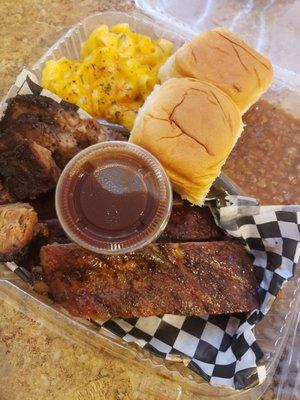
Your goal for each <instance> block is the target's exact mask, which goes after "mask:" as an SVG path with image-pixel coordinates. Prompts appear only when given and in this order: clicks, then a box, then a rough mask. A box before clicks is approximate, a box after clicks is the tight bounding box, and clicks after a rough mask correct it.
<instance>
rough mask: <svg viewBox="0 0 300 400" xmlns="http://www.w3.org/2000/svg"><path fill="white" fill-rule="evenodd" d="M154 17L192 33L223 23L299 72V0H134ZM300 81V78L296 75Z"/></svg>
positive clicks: (277, 61) (278, 62) (280, 63)
mask: <svg viewBox="0 0 300 400" xmlns="http://www.w3.org/2000/svg"><path fill="white" fill-rule="evenodd" d="M135 3H136V6H137V7H138V8H140V9H141V10H143V12H145V13H146V14H147V15H151V16H152V17H153V18H155V20H161V21H163V22H164V24H165V25H167V26H168V25H169V26H172V27H176V28H177V30H178V31H179V32H180V33H181V34H182V33H183V32H186V34H187V35H195V34H197V33H201V32H205V31H207V30H209V29H213V28H215V27H217V26H224V27H225V28H228V29H230V30H231V31H233V32H235V33H236V34H238V35H241V36H242V37H243V38H244V39H245V40H246V41H247V42H248V43H250V44H251V45H252V46H253V47H255V48H256V49H257V50H258V51H260V52H262V53H263V54H264V55H266V56H268V57H269V58H270V59H271V60H272V63H273V64H274V65H276V66H278V67H280V68H283V69H284V70H288V71H290V72H293V73H297V74H299V73H300V63H299V60H300V46H297V45H295V44H296V43H298V38H299V35H300V24H299V14H300V2H299V1H298V0H291V1H280V0H272V1H270V0H261V1H253V0H248V1H242V2H241V1H240V0H222V1H220V0H189V1H188V2H185V1H182V0H135ZM298 80H299V78H298Z"/></svg>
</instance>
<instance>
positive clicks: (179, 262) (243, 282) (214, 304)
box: [40, 241, 258, 318]
mask: <svg viewBox="0 0 300 400" xmlns="http://www.w3.org/2000/svg"><path fill="white" fill-rule="evenodd" d="M40 256H41V266H42V269H43V274H44V279H45V282H46V284H47V285H48V287H49V291H50V293H51V294H52V296H53V298H54V300H55V301H56V302H57V303H60V304H61V305H62V306H63V307H64V308H65V309H67V310H68V311H69V312H70V313H71V314H73V315H75V316H80V317H87V318H112V317H123V318H130V317H140V316H144V317H146V316H152V315H161V314H165V313H167V314H177V315H186V316H188V315H204V314H224V313H237V312H248V311H250V310H253V309H255V308H256V307H257V306H258V298H257V282H256V279H255V277H254V275H253V271H252V263H251V259H250V257H249V256H248V254H247V253H246V252H245V250H244V248H243V247H242V246H241V245H240V244H237V243H232V242H226V241H219V242H206V243H205V242H202V243H181V244H180V243H176V244H171V243H166V244H151V245H149V246H147V247H146V248H144V249H141V250H138V251H135V252H132V253H128V254H124V255H117V256H106V255H100V254H95V253H92V252H89V251H87V250H85V249H83V248H81V247H79V246H77V245H76V244H52V245H48V246H44V247H42V249H41V254H40Z"/></svg>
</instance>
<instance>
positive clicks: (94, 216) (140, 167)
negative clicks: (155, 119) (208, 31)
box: [55, 141, 172, 254]
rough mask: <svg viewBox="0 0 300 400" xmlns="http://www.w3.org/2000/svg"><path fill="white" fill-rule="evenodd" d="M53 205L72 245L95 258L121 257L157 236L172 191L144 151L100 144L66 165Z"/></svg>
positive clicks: (165, 219) (125, 145)
mask: <svg viewBox="0 0 300 400" xmlns="http://www.w3.org/2000/svg"><path fill="white" fill-rule="evenodd" d="M55 205H56V212H57V215H58V219H59V221H60V223H61V225H62V227H63V229H64V231H65V232H66V234H67V235H68V236H69V237H70V239H71V240H72V241H74V242H76V243H77V244H79V245H80V246H82V247H85V248H86V249H88V250H91V251H94V252H96V253H102V254H122V253H127V252H130V251H133V250H136V249H139V248H141V247H144V246H146V245H147V244H149V243H151V242H153V241H154V240H155V239H156V238H157V237H158V236H159V235H160V233H161V232H162V231H163V229H164V228H165V226H166V224H167V222H168V219H169V216H170V212H171V208H172V188H171V184H170V181H169V179H168V176H167V174H166V172H165V171H164V169H163V167H162V166H161V164H160V163H159V161H158V160H157V159H156V158H155V157H154V156H152V155H151V154H150V153H149V152H148V151H146V150H144V149H143V148H141V147H139V146H137V145H134V144H132V143H127V142H119V141H113V142H104V143H99V144H96V145H93V146H90V147H88V148H87V149H85V150H83V151H81V152H80V153H78V154H77V155H76V156H75V157H74V158H73V159H72V160H71V161H70V162H69V163H68V164H67V166H66V167H65V169H64V170H63V172H62V174H61V176H60V178H59V181H58V184H57V189H56V196H55Z"/></svg>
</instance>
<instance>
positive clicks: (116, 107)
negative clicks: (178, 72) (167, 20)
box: [42, 24, 172, 129]
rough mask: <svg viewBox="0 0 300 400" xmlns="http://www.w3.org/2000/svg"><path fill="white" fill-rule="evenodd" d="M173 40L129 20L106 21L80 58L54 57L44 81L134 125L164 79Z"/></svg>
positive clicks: (88, 107)
mask: <svg viewBox="0 0 300 400" xmlns="http://www.w3.org/2000/svg"><path fill="white" fill-rule="evenodd" d="M171 54H172V43H171V42H169V41H168V40H165V39H156V40H152V39H150V38H149V37H148V36H145V35H140V34H138V33H135V32H132V31H131V30H130V27H129V25H128V24H119V25H115V26H112V27H111V28H109V27H108V26H107V25H100V26H99V27H98V28H96V29H95V30H94V31H93V32H92V33H91V35H90V36H89V38H88V39H87V40H86V41H85V42H84V43H83V45H82V48H81V53H80V60H79V61H78V60H68V59H66V58H61V59H59V60H57V61H54V60H50V61H48V62H47V63H46V64H45V66H44V69H43V72H42V86H43V87H45V88H46V89H49V90H51V91H52V92H54V93H56V94H57V95H59V96H60V97H62V98H63V99H64V100H66V101H69V102H71V103H74V104H77V105H78V106H79V107H81V108H83V109H84V110H85V111H87V112H88V113H90V114H91V115H93V116H95V117H100V118H104V119H107V120H109V121H112V122H116V123H119V124H122V125H124V126H126V127H127V128H128V129H131V128H132V125H133V122H134V119H135V116H136V113H137V111H138V109H139V108H140V107H141V106H142V104H143V103H144V101H145V99H146V97H147V96H148V95H149V93H150V92H151V91H152V89H153V87H154V85H155V84H156V83H157V82H158V77H157V75H158V70H159V68H160V67H161V65H162V64H163V63H164V62H165V61H166V59H167V58H168V57H169V56H170V55H171Z"/></svg>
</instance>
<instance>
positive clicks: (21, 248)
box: [0, 203, 39, 262]
mask: <svg viewBox="0 0 300 400" xmlns="http://www.w3.org/2000/svg"><path fill="white" fill-rule="evenodd" d="M38 231H39V225H38V218H37V214H36V212H35V211H34V209H33V208H32V207H31V206H30V205H29V204H27V203H15V204H5V205H1V206H0V261H1V262H4V261H15V262H19V261H20V260H21V259H22V258H23V257H24V256H25V255H26V253H27V251H28V246H29V244H30V243H31V242H32V241H33V239H34V238H35V236H36V235H37V233H38Z"/></svg>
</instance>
